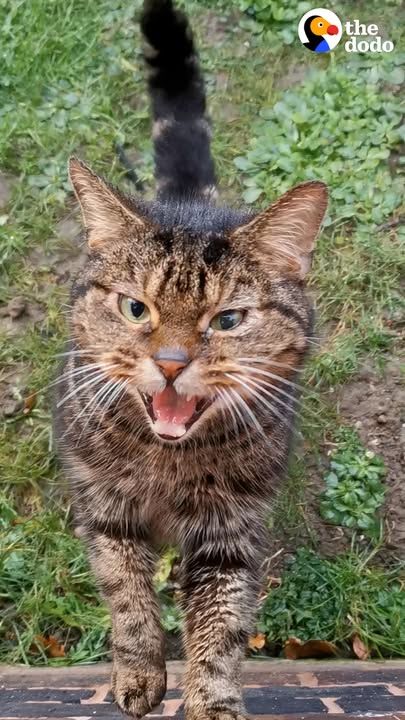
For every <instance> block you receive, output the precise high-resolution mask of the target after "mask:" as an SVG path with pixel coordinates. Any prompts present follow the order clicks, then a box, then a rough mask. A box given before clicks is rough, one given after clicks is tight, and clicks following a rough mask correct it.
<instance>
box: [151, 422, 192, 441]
mask: <svg viewBox="0 0 405 720" xmlns="http://www.w3.org/2000/svg"><path fill="white" fill-rule="evenodd" d="M153 429H154V431H155V432H156V433H157V434H158V435H168V436H169V437H181V436H182V435H184V433H185V432H186V426H185V425H180V424H178V423H174V422H166V421H165V420H156V421H155V422H154V424H153Z"/></svg>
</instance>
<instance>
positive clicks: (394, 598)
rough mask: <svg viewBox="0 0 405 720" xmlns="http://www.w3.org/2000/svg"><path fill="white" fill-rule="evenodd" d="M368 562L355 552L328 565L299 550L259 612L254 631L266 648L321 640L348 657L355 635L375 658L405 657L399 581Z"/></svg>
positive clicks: (403, 601)
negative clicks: (263, 637)
mask: <svg viewBox="0 0 405 720" xmlns="http://www.w3.org/2000/svg"><path fill="white" fill-rule="evenodd" d="M370 560H371V557H370V556H367V555H366V554H359V553H357V552H352V553H349V554H347V555H345V556H341V557H338V558H336V559H334V560H328V559H325V558H320V557H319V556H318V555H316V554H315V553H314V552H313V551H310V550H307V549H304V548H301V549H300V550H298V552H297V554H296V557H295V558H294V559H293V560H292V562H291V563H290V565H289V567H287V569H286V571H285V573H284V575H283V579H282V584H281V585H280V587H278V588H276V589H273V590H270V592H269V595H268V597H267V599H266V600H265V602H264V604H263V607H262V611H261V617H260V621H259V628H260V630H262V631H263V632H264V633H265V634H266V636H267V641H268V643H269V644H276V645H280V644H284V642H285V641H286V640H288V638H291V637H297V638H299V639H300V640H302V641H307V640H311V639H322V640H329V641H331V642H334V643H336V644H337V645H338V647H339V650H340V651H341V652H346V653H348V652H349V651H350V648H351V642H350V641H351V640H352V638H353V636H354V635H358V636H359V638H360V639H361V640H362V641H363V642H364V644H365V645H366V647H367V648H369V650H370V652H371V654H373V655H374V656H392V655H405V596H404V592H403V576H402V577H401V575H400V573H399V571H398V570H392V571H383V570H381V569H378V568H376V567H371V566H370V565H369V563H370Z"/></svg>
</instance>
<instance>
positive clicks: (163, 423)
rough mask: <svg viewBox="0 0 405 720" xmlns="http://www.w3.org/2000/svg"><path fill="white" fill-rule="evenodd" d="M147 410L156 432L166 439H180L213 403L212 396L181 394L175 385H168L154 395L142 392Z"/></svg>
mask: <svg viewBox="0 0 405 720" xmlns="http://www.w3.org/2000/svg"><path fill="white" fill-rule="evenodd" d="M141 397H142V400H143V402H144V404H145V408H146V412H147V413H148V415H149V417H150V419H151V420H152V425H153V429H154V431H155V433H156V434H157V435H159V437H161V438H163V439H164V440H178V439H179V438H181V437H183V435H185V434H186V432H187V431H188V430H189V429H190V428H191V427H192V425H194V423H195V422H196V421H197V420H198V418H200V417H201V415H202V414H203V412H205V410H207V409H208V408H209V406H210V405H212V399H210V398H202V399H200V398H197V397H190V398H189V397H185V396H184V395H179V394H178V393H177V392H176V390H175V389H174V387H173V385H167V386H166V387H165V389H164V390H162V392H160V393H156V394H155V395H153V396H150V395H146V394H145V393H141Z"/></svg>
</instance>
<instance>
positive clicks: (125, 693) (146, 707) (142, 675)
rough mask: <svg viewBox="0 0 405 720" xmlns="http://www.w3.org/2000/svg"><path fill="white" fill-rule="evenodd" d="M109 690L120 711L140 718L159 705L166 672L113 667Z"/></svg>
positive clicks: (164, 688)
mask: <svg viewBox="0 0 405 720" xmlns="http://www.w3.org/2000/svg"><path fill="white" fill-rule="evenodd" d="M111 689H112V692H113V695H114V698H115V702H116V703H117V705H118V707H119V708H120V710H122V711H123V712H124V713H126V714H127V715H130V716H132V717H135V718H141V717H143V716H144V715H146V713H148V712H150V711H151V710H152V709H153V708H154V707H156V705H159V704H160V703H161V702H162V700H163V698H164V695H165V692H166V671H165V670H159V669H154V668H151V669H150V670H145V671H143V670H141V669H140V670H137V669H136V668H130V667H123V666H122V665H115V666H114V668H113V672H112V678H111Z"/></svg>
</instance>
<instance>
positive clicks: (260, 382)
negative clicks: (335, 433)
mask: <svg viewBox="0 0 405 720" xmlns="http://www.w3.org/2000/svg"><path fill="white" fill-rule="evenodd" d="M242 377H243V378H244V380H246V382H253V380H252V378H247V377H245V376H242ZM254 380H256V381H257V382H256V385H258V386H259V387H260V388H264V387H266V388H267V387H268V388H271V389H272V390H273V391H274V392H276V393H281V394H282V395H284V396H285V397H287V398H290V400H291V401H292V402H295V403H296V404H297V405H298V406H300V407H299V409H300V412H301V413H305V414H309V415H311V416H312V417H314V418H316V419H318V414H317V413H316V412H314V411H313V410H311V408H309V407H308V405H306V404H305V403H303V402H302V400H300V399H299V398H297V397H294V395H289V394H288V393H286V392H284V391H283V390H282V389H281V388H279V387H276V386H275V385H273V384H272V383H269V382H266V381H265V380H262V378H256V377H255V378H254ZM263 392H264V390H263ZM269 395H271V397H273V399H274V400H277V401H278V402H279V403H282V401H281V398H280V399H279V398H277V396H274V395H273V393H271V392H270V393H269ZM307 397H308V398H309V397H310V396H309V395H308V396H307ZM291 410H292V412H293V413H294V415H296V416H297V417H299V413H298V412H297V411H296V410H295V409H294V408H291Z"/></svg>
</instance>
